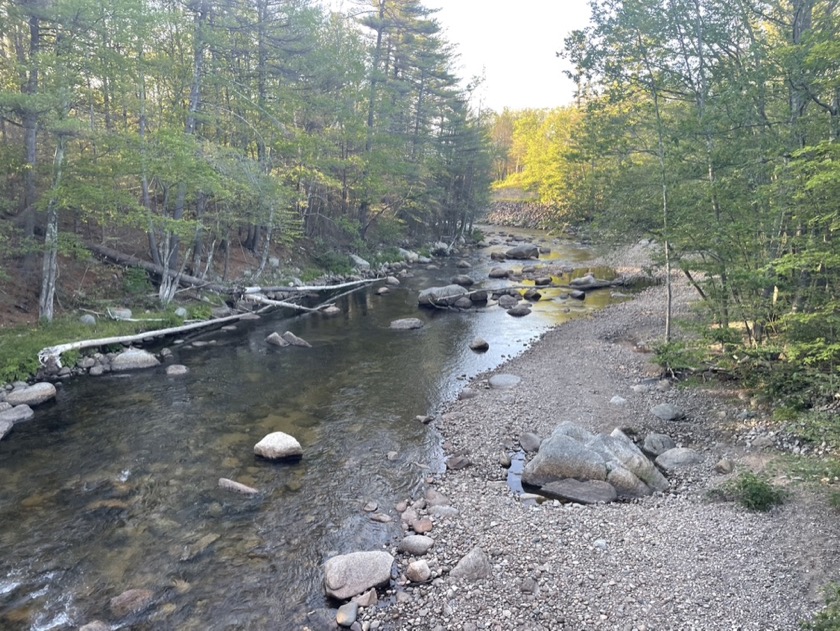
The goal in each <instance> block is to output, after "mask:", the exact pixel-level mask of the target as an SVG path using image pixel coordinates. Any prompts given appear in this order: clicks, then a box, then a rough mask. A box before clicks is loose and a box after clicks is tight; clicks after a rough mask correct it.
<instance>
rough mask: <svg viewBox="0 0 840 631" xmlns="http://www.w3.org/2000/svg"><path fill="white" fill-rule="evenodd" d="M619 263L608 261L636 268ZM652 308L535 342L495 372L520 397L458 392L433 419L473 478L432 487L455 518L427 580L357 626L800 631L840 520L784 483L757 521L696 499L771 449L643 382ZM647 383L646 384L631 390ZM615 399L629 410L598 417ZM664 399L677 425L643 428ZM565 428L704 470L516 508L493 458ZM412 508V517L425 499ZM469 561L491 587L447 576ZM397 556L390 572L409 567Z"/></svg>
mask: <svg viewBox="0 0 840 631" xmlns="http://www.w3.org/2000/svg"><path fill="white" fill-rule="evenodd" d="M633 254H634V253H633V252H632V251H631V252H629V253H628V252H626V253H625V256H624V260H621V257H613V259H612V260H611V261H610V263H611V264H613V265H614V266H617V267H619V268H622V269H623V271H633V269H634V267H638V266H639V263H638V261H637V260H634V259H635V258H636V257H634V256H633ZM635 254H638V252H636V253H635ZM664 293H665V292H664V288H663V287H654V288H651V289H648V290H646V291H644V292H642V293H641V294H640V295H639V296H638V297H637V298H636V299H634V300H632V301H630V302H626V303H622V304H618V305H614V306H611V307H609V308H607V309H604V310H603V311H601V312H599V313H598V314H597V315H595V316H594V317H592V318H588V319H582V320H577V321H573V322H570V323H568V324H565V325H563V326H561V327H559V328H557V329H555V330H553V331H551V332H549V333H548V334H546V335H545V336H544V338H543V339H542V340H541V341H539V342H538V343H537V344H535V345H534V347H533V348H532V349H530V350H529V351H527V352H526V353H525V354H523V355H522V356H520V357H518V358H516V359H514V360H512V361H510V362H509V363H508V364H506V365H505V366H503V367H502V368H500V369H499V370H498V371H497V372H498V373H506V374H512V375H516V376H518V377H521V379H522V381H521V384H520V385H519V386H518V387H517V388H515V389H513V390H496V389H491V388H489V386H488V385H487V379H488V378H489V377H490V376H492V375H482V376H480V377H479V378H477V379H475V380H474V381H473V382H472V383H470V384H469V385H468V387H469V388H471V389H473V390H475V391H477V396H476V397H475V398H472V399H468V400H460V401H457V402H455V403H453V404H452V405H451V407H450V409H449V410H448V411H447V412H446V414H444V415H443V416H442V417H441V418H439V419H437V420H436V421H435V423H436V424H437V427H438V429H439V431H440V432H441V433H442V434H443V436H444V439H445V441H446V444H445V449H446V451H447V453H448V454H450V455H461V456H464V457H466V458H467V459H468V460H469V461H470V462H471V463H472V464H471V465H470V466H468V467H466V468H464V469H461V470H457V471H448V472H447V473H446V474H445V475H443V476H440V477H439V478H437V479H435V481H434V484H433V487H434V488H435V489H436V490H437V491H439V492H440V493H443V494H444V495H445V496H446V497H447V498H448V499H449V501H450V503H451V505H452V506H453V507H454V508H455V509H457V511H458V514H457V515H455V516H448V517H444V516H439V517H433V522H434V528H433V530H432V531H431V532H430V533H429V536H431V537H432V538H433V539H434V540H435V544H434V547H433V548H432V549H431V550H430V551H429V552H428V553H427V554H426V555H425V557H423V558H424V559H425V560H426V561H427V562H428V565H429V567H430V568H431V570H432V580H430V581H429V582H428V583H425V584H422V585H413V584H411V583H410V582H408V581H406V580H405V579H404V578H402V580H400V581H399V582H400V583H401V585H400V587H399V588H398V589H396V590H393V591H392V593H391V598H390V599H388V600H387V601H386V602H385V603H382V602H380V606H379V607H371V608H366V609H363V610H362V611H361V612H360V615H359V623H360V624H361V625H362V627H363V628H368V629H371V628H372V629H418V630H419V629H430V630H431V629H435V630H441V629H446V630H448V629H463V630H470V629H499V630H501V629H504V630H509V629H522V630H538V629H546V630H557V629H570V630H574V629H618V630H627V631H631V630H639V631H642V630H647V631H652V630H664V629H673V630H680V631H686V630H689V629H695V630H698V631H701V630H702V631H713V630H718V629H720V630H724V629H725V630H727V631H731V630H733V629H742V630H747V629H751V630H756V631H759V630H760V631H770V630H776V629H778V630H792V629H798V628H799V624H800V621H802V620H803V619H807V618H808V617H809V616H811V615H813V613H814V612H815V611H816V610H818V609H819V607H820V603H821V595H822V588H823V586H824V585H825V584H826V583H827V582H829V581H831V580H837V578H838V568H840V528H838V521H837V518H836V513H835V512H834V511H833V509H831V508H830V507H829V506H828V504H827V498H826V496H825V495H824V494H821V493H820V492H819V490H815V489H811V488H805V487H803V486H801V485H790V486H789V488H790V491H791V496H790V499H789V501H788V502H787V503H786V504H784V505H783V506H781V507H778V508H776V509H774V510H772V511H771V512H769V513H751V512H749V511H747V510H745V509H743V508H741V507H740V506H737V505H735V504H732V503H724V502H716V501H712V500H711V499H710V498H709V496H708V491H709V489H710V488H713V487H714V486H716V485H719V484H720V483H721V482H722V481H724V480H725V479H726V477H727V476H725V475H720V474H717V473H715V470H714V465H715V464H716V463H717V462H718V461H719V460H720V459H721V458H723V457H727V458H730V459H731V460H732V461H733V462H734V463H735V466H736V473H737V472H738V471H743V470H745V469H753V470H755V469H757V468H761V467H763V466H764V465H765V464H766V462H767V461H768V460H769V459H771V458H773V457H774V453H775V452H774V451H773V449H772V447H767V446H766V445H765V446H764V449H763V450H762V449H761V448H759V445H758V444H754V445H750V444H749V442H750V441H745V440H744V438H743V437H744V436H745V435H749V434H748V432H749V427H748V424H754V423H755V422H756V419H754V418H753V419H749V420H739V414H740V415H741V416H742V417H743V416H745V415H744V414H742V412H743V411H744V410H745V408H747V407H749V402H748V401H745V400H742V399H739V398H738V397H737V396H735V393H732V392H723V391H721V390H718V389H716V388H712V387H710V388H708V389H706V388H693V389H686V388H682V387H678V386H672V385H671V384H667V383H659V384H657V383H656V382H655V381H653V382H651V379H652V378H655V377H657V376H658V375H659V371H658V368H657V367H656V366H654V365H653V364H652V362H651V358H652V356H651V354H650V353H649V349H650V347H651V346H652V345H653V344H654V343H655V342H656V341H657V340H659V339H661V337H662V328H663V315H662V314H663V309H664ZM693 299H694V295H693V293H692V290H691V289H690V288H689V287H687V286H686V284H685V283H684V282H682V281H679V280H678V281H677V286H676V287H675V301H676V306H677V312H678V314H681V315H685V314H687V313H689V304H690V301H691V300H693ZM491 343H492V342H491ZM643 383H651V384H652V385H651V387H649V388H647V389H645V388H638V387H637V388H636V389H634V388H633V386H639V385H640V384H643ZM638 390H644V391H641V392H640V391H638ZM616 396H619V397H622V398H623V399H625V402H624V403H623V404H616V403H615V402H611V400H613V398H614V397H616ZM665 402H667V403H671V404H673V405H675V406H677V407H678V408H680V409H681V410H682V411H683V412H684V413H685V420H683V421H680V422H674V421H671V422H664V421H660V420H658V419H657V418H656V417H654V416H653V415H652V414H651V413H650V409H651V407H652V406H654V405H656V404H659V403H665ZM758 414H759V420H760V416H761V412H759V413H758ZM562 421H572V422H574V423H578V424H580V425H582V426H584V427H586V428H588V429H590V430H591V431H595V432H602V431H606V432H609V431H611V430H612V429H613V428H615V427H621V428H631V429H632V430H634V431H635V432H636V433H637V434H638V435H640V436H644V435H645V434H646V433H648V432H650V431H657V432H663V433H666V434H668V435H670V436H671V437H673V438H674V439H675V440H676V442H677V443H678V445H680V446H684V447H690V448H692V449H695V450H697V451H699V452H700V453H701V454H702V455H703V458H704V460H703V462H702V463H701V464H699V465H696V466H693V467H691V468H689V469H685V470H682V471H680V472H679V474H676V475H673V476H671V477H670V481H671V489H670V491H669V492H667V493H665V494H656V495H654V496H651V497H648V498H645V499H641V500H634V501H632V502H627V503H613V504H608V505H590V506H580V505H575V504H560V503H559V502H555V501H547V502H544V503H541V504H537V503H535V502H533V501H522V499H521V498H520V497H519V496H518V495H517V494H515V493H514V492H512V491H511V490H510V488H509V486H508V483H507V481H506V480H507V476H508V470H507V469H506V468H505V467H504V466H503V464H502V461H503V460H504V458H505V454H507V455H511V454H515V453H516V452H517V451H518V450H519V443H518V441H519V437H520V436H521V434H522V433H523V432H534V433H536V434H538V435H539V436H541V437H546V436H548V435H549V434H550V433H551V432H552V430H553V429H554V427H555V426H557V425H558V424H559V423H560V422H562ZM777 481H778V482H781V483H784V482H785V480H784V479H779V480H777ZM416 508H417V512H418V513H420V514H421V515H422V514H424V513H425V511H424V510H423V502H422V501H421V502H419V503H418V505H417V506H416ZM476 546H477V547H480V548H481V550H483V551H484V552H485V553H486V555H487V556H488V557H489V561H490V567H491V571H490V576H489V577H488V578H483V579H476V580H469V579H454V578H452V577H450V576H449V572H450V571H451V569H452V568H453V567H454V565H455V564H456V563H457V562H458V561H459V560H460V559H461V558H462V557H463V556H464V555H466V554H467V553H468V552H469V551H470V550H471V549H473V548H474V547H476ZM393 552H394V553H395V556H396V557H397V559H398V565H399V567H400V569H401V570H402V571H404V570H405V569H406V567H407V565H408V563H409V562H411V561H413V560H414V559H413V558H412V557H410V556H407V555H405V554H402V553H397V552H396V549H394V550H393Z"/></svg>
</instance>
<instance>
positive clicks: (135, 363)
mask: <svg viewBox="0 0 840 631" xmlns="http://www.w3.org/2000/svg"><path fill="white" fill-rule="evenodd" d="M158 364H160V362H159V361H158V359H157V357H155V356H154V355H152V354H151V353H150V352H148V351H144V350H140V349H135V348H130V349H128V350H127V351H123V352H122V353H120V354H119V355H117V356H116V357H114V359H112V360H111V370H136V369H139V368H152V367H153V366H157V365H158Z"/></svg>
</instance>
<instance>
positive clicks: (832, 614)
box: [802, 583, 840, 631]
mask: <svg viewBox="0 0 840 631" xmlns="http://www.w3.org/2000/svg"><path fill="white" fill-rule="evenodd" d="M802 629H803V631H840V584H838V583H831V584H830V585H828V586H827V587H826V588H825V609H823V610H822V611H820V612H819V613H818V614H817V615H816V616H814V618H813V619H812V620H809V621H806V622H803V623H802Z"/></svg>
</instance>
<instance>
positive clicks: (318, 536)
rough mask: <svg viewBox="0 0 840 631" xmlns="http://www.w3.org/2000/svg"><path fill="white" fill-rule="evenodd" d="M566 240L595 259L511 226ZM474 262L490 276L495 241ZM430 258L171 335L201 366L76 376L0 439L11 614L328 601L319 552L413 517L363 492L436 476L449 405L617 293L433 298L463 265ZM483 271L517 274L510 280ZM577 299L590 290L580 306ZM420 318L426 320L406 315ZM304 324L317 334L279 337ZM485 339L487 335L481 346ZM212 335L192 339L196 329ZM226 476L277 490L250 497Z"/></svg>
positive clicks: (11, 624)
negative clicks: (283, 455)
mask: <svg viewBox="0 0 840 631" xmlns="http://www.w3.org/2000/svg"><path fill="white" fill-rule="evenodd" d="M505 232H506V233H516V234H517V235H519V236H521V237H522V238H523V239H526V240H536V241H538V242H539V241H540V240H541V241H542V243H543V244H545V245H548V246H550V247H551V248H552V253H551V254H550V255H547V256H546V257H544V258H550V259H552V262H555V263H559V262H567V263H568V264H570V265H576V266H580V265H583V264H584V263H582V261H585V260H587V259H588V258H589V257H590V252H589V251H587V250H585V249H582V248H579V247H575V246H573V245H571V244H569V243H567V242H563V241H559V240H553V239H550V238H548V237H545V235H542V234H538V233H534V232H528V231H523V230H513V229H510V230H508V229H506V230H505ZM506 247H507V246H506V245H501V244H500V245H497V246H494V247H490V248H487V249H485V250H482V251H477V252H474V253H471V255H470V256H469V257H468V258H467V260H468V261H469V262H470V263H471V264H472V265H473V267H472V269H471V270H467V273H469V274H470V275H471V276H473V278H475V279H477V280H482V279H487V272H488V270H489V269H490V267H492V266H496V265H504V266H508V267H512V268H515V267H521V265H522V264H521V262H520V263H517V262H514V261H508V262H505V263H501V264H499V263H492V264H491V262H490V260H489V252H490V251H491V250H504V249H506ZM436 263H439V264H440V265H441V269H439V270H426V269H421V268H420V267H415V268H414V269H413V270H412V273H413V277H412V278H407V279H404V280H403V284H402V286H401V287H399V288H395V289H394V290H393V291H392V293H390V294H389V295H386V296H381V297H380V296H376V295H375V294H374V290H373V289H367V290H362V291H358V292H356V293H353V294H351V295H349V296H345V297H343V298H341V299H340V300H339V301H338V306H340V307H341V309H342V310H343V315H341V316H338V317H335V318H324V317H322V316H320V315H306V316H297V317H293V318H290V319H281V318H280V317H279V316H275V317H265V318H263V319H261V320H259V321H254V322H243V323H241V324H239V325H237V329H236V330H235V331H216V332H213V333H206V334H203V335H200V336H196V337H191V338H188V339H185V340H183V343H182V344H179V345H171V346H170V348H171V349H172V350H173V352H174V355H175V357H174V360H175V361H176V362H178V363H183V364H185V365H186V366H188V367H189V373H188V374H187V375H185V376H183V377H177V378H169V377H167V376H166V375H165V372H164V367H163V366H162V367H160V368H157V369H152V370H147V371H141V372H134V373H131V374H106V375H105V376H102V377H98V378H93V377H81V378H75V379H70V380H68V381H66V383H64V384H63V386H62V387H61V388H60V389H59V395H58V397H57V400H56V401H55V403H50V404H47V406H46V407H41V408H39V409H37V410H36V417H35V420H33V421H30V422H28V423H23V424H20V425H18V426H16V427H15V428H14V430H13V432H12V433H11V434H10V435H9V436H8V437H7V438H6V439H5V440H3V441H2V442H0V481H2V483H0V628H2V629H4V630H8V631H14V630H17V629H32V630H39V631H43V630H48V629H73V628H77V627H78V626H80V625H82V624H84V623H86V622H89V621H91V620H94V619H101V620H105V621H109V622H111V623H113V624H114V625H115V626H114V628H130V629H143V630H145V629H148V630H152V629H154V630H159V629H173V630H175V629H177V630H179V631H181V630H184V631H187V630H206V629H287V628H288V629H297V628H301V626H302V621H303V620H304V619H305V615H306V612H308V611H311V610H313V609H318V608H321V607H324V606H326V605H327V603H326V601H325V599H324V596H323V589H322V586H321V581H322V572H321V569H320V566H321V565H322V564H323V562H324V561H325V560H326V559H327V558H329V557H330V556H332V555H335V554H340V553H346V552H351V551H356V550H362V549H374V548H377V547H381V546H382V545H384V544H389V543H391V542H392V541H393V540H394V538H395V537H396V536H397V535H399V532H400V531H399V528H398V525H397V524H398V519H395V521H394V522H393V523H390V524H382V523H378V522H374V521H371V520H370V519H369V518H368V515H367V514H366V513H364V511H363V510H362V507H363V506H364V505H365V504H366V503H367V502H369V501H373V502H376V503H377V504H378V505H379V506H380V509H381V510H382V511H383V512H388V513H391V514H392V515H395V513H394V511H393V509H392V507H393V505H394V504H395V503H396V502H397V501H399V500H401V499H405V498H409V497H412V496H415V495H417V494H419V493H420V492H421V490H422V487H423V482H424V478H425V477H426V476H428V475H429V474H430V473H435V472H439V471H441V470H442V469H443V466H444V464H443V453H442V449H441V444H440V437H439V435H438V434H437V432H436V431H435V429H434V424H432V425H428V426H427V425H423V424H421V423H419V422H418V421H417V420H416V419H415V417H416V416H417V415H425V414H435V413H436V412H437V411H438V410H439V409H440V408H441V407H442V406H443V405H444V404H445V403H446V402H447V401H449V400H451V399H452V398H454V397H455V396H457V393H458V391H459V390H460V389H461V388H462V387H463V386H464V385H465V382H466V380H468V379H469V378H471V377H473V376H475V375H477V374H479V373H481V372H484V371H487V370H490V369H493V368H495V367H497V366H499V365H500V364H501V363H503V362H504V361H505V360H506V359H507V358H510V357H513V356H515V355H517V354H519V353H521V352H522V351H523V350H525V349H526V348H527V347H528V345H529V344H530V343H531V342H532V341H533V340H535V339H536V338H537V337H539V336H540V335H541V334H542V333H544V332H545V331H546V330H548V329H549V328H551V327H552V326H554V325H556V324H558V323H560V322H563V321H565V320H567V319H569V318H571V317H576V316H579V315H581V314H585V313H587V312H588V311H590V310H591V309H594V308H598V307H600V306H603V305H604V304H606V303H607V302H609V300H610V292H609V290H602V291H598V292H592V293H590V294H589V296H588V297H587V299H586V301H585V302H583V303H580V302H578V301H571V300H564V301H561V300H557V299H556V298H557V297H558V296H559V294H560V293H563V292H561V291H560V290H549V291H547V292H544V294H545V296H544V298H543V300H541V301H540V302H539V303H537V304H536V305H535V306H534V309H533V313H532V314H531V315H530V316H528V317H525V318H513V317H510V316H508V315H507V314H506V313H505V312H504V310H502V309H500V308H498V307H488V308H487V309H484V310H479V311H473V312H452V311H425V310H424V311H421V310H419V309H418V308H417V306H416V299H417V292H418V291H419V290H420V289H423V288H425V287H429V286H433V285H445V284H448V282H449V278H451V277H452V276H453V275H455V274H458V273H464V270H458V269H456V268H455V263H456V260H455V259H448V260H446V261H443V262H441V261H436ZM494 283H495V285H494V284H492V283H491V282H489V281H485V282H484V286H487V287H492V286H501V285H504V282H503V281H494ZM571 303H574V304H571ZM403 317H419V318H421V319H423V320H424V321H425V323H426V325H425V327H424V328H423V329H420V330H416V331H393V330H390V329H389V323H390V322H391V321H392V320H394V319H397V318H403ZM286 330H290V331H292V332H293V333H295V334H296V335H298V336H300V337H302V338H304V339H305V340H307V341H309V342H310V343H311V344H312V346H313V348H311V349H302V348H283V349H280V348H273V347H269V346H267V345H266V344H265V343H264V339H265V337H266V336H267V335H268V334H269V333H271V332H273V331H279V332H281V333H282V332H283V331H286ZM475 337H482V338H484V339H486V340H487V341H488V342H489V343H490V350H489V351H488V352H486V353H481V354H479V353H475V352H473V351H471V350H470V349H469V348H468V344H469V342H470V341H471V340H472V339H473V338H475ZM195 341H200V342H209V344H207V345H200V346H198V347H196V346H193V342H195ZM273 431H284V432H287V433H289V434H292V435H293V436H295V437H297V438H298V440H299V441H300V442H301V444H302V445H303V448H304V457H303V459H302V460H301V461H300V462H298V463H294V464H274V463H270V462H267V461H263V460H260V459H257V458H256V457H255V456H254V455H253V446H254V444H255V443H256V442H257V441H258V440H259V439H260V438H262V437H263V436H264V435H265V434H267V433H269V432H273ZM220 477H226V478H231V479H235V480H237V481H239V482H243V483H246V484H249V485H252V486H254V487H256V488H258V489H260V491H261V493H260V495H258V496H257V497H254V498H248V497H245V496H241V495H237V494H233V493H230V492H226V491H223V490H221V489H219V488H218V486H217V482H218V479H219V478H220ZM132 588H143V589H149V590H151V591H152V592H153V593H154V604H153V605H152V607H150V608H149V609H148V610H146V611H145V612H144V613H142V614H139V615H137V616H134V617H129V618H125V619H123V620H116V619H114V618H113V616H112V614H111V613H110V611H109V609H108V602H109V599H110V598H112V597H114V596H116V595H118V594H120V593H122V592H123V591H125V590H128V589H132Z"/></svg>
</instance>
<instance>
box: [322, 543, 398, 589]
mask: <svg viewBox="0 0 840 631" xmlns="http://www.w3.org/2000/svg"><path fill="white" fill-rule="evenodd" d="M393 564H394V557H392V556H391V555H390V554H388V553H387V552H383V551H371V552H352V553H350V554H342V555H340V556H337V557H333V558H331V559H329V560H328V561H327V562H326V563H325V564H324V589H325V591H326V592H327V595H328V596H332V597H333V598H338V599H339V600H346V599H347V598H351V597H352V596H355V595H356V594H361V593H362V592H365V591H367V590H368V589H370V588H371V587H377V586H379V585H382V584H383V583H387V582H388V581H389V580H390V579H391V566H392V565H393Z"/></svg>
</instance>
